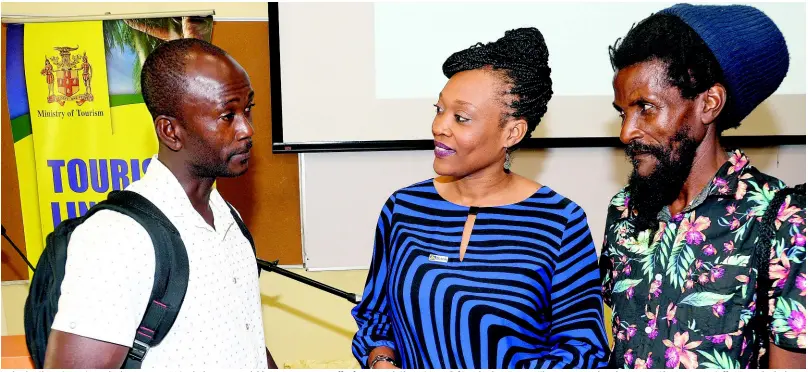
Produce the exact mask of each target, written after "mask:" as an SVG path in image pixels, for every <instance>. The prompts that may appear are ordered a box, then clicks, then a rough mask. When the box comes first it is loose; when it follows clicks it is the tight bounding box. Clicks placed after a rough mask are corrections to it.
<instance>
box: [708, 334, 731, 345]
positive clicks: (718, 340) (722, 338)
mask: <svg viewBox="0 0 808 372" xmlns="http://www.w3.org/2000/svg"><path fill="white" fill-rule="evenodd" d="M704 338H706V339H707V341H710V342H712V343H714V344H723V343H724V341H725V340H726V339H727V335H715V336H704Z"/></svg>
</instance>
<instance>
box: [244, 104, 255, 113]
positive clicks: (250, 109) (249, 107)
mask: <svg viewBox="0 0 808 372" xmlns="http://www.w3.org/2000/svg"><path fill="white" fill-rule="evenodd" d="M253 107H255V104H254V103H251V104H249V105H247V108H246V109H244V112H250V111H252V108H253Z"/></svg>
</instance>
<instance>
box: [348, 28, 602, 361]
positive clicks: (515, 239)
mask: <svg viewBox="0 0 808 372" xmlns="http://www.w3.org/2000/svg"><path fill="white" fill-rule="evenodd" d="M547 58H548V52H547V46H546V44H545V42H544V38H543V36H542V35H541V33H540V32H539V31H538V30H537V29H535V28H523V29H516V30H511V31H508V32H506V33H505V36H504V37H503V38H501V39H499V40H497V41H496V42H492V43H488V44H477V45H474V46H472V47H470V48H468V49H466V50H462V51H459V52H457V53H454V54H452V55H451V56H450V57H449V58H448V59H447V60H446V62H445V63H444V65H443V73H444V74H445V75H446V77H448V78H449V81H448V82H447V83H446V86H445V87H444V88H443V91H441V93H440V95H439V96H438V101H437V103H436V104H435V108H436V111H435V119H434V121H433V122H432V135H433V136H434V139H435V160H434V164H433V166H434V169H435V172H436V173H437V174H439V175H440V176H439V177H437V178H435V179H430V180H426V181H423V182H420V183H417V184H414V185H412V186H409V187H406V188H403V189H401V190H398V191H396V192H395V193H393V195H391V196H390V198H389V199H388V200H387V202H386V203H385V205H384V207H383V209H382V212H381V215H380V216H379V220H378V223H377V225H376V240H375V246H374V253H373V260H372V262H371V267H370V271H369V273H368V278H367V282H366V286H365V291H364V298H363V300H362V302H361V303H360V304H359V305H357V306H356V307H355V308H354V309H353V311H352V314H353V316H354V318H355V319H356V322H357V325H358V328H359V329H358V331H357V333H356V335H355V337H354V340H353V353H354V355H355V356H356V358H357V360H358V361H359V362H360V363H361V364H362V365H363V366H365V367H370V368H396V367H403V368H418V369H421V368H475V369H476V368H497V369H501V368H526V367H529V368H601V367H604V366H605V365H606V364H605V363H606V348H607V347H608V340H607V338H606V334H605V330H604V325H603V305H602V302H601V301H602V297H601V293H600V283H599V279H598V272H597V269H598V268H597V254H596V251H595V247H594V244H593V242H592V237H591V234H590V232H589V227H588V226H587V220H586V215H585V214H584V211H583V210H582V209H581V208H580V207H579V206H578V205H576V204H575V203H574V202H572V201H571V200H569V199H567V198H565V197H563V196H562V195H560V194H558V193H556V192H555V191H553V189H551V188H550V187H547V186H542V185H539V184H538V183H536V182H535V181H533V180H530V179H527V178H524V177H521V176H519V175H516V174H515V173H512V172H510V170H509V161H508V159H509V157H510V155H509V154H510V152H511V151H513V150H514V149H515V148H516V147H517V146H518V145H519V144H520V143H521V142H522V141H524V140H525V138H528V137H530V134H531V132H533V130H534V129H536V126H537V125H538V124H539V121H540V120H541V117H542V116H543V115H544V113H545V112H546V111H547V102H548V101H549V100H550V96H551V95H552V89H551V80H550V68H549V67H548V64H547Z"/></svg>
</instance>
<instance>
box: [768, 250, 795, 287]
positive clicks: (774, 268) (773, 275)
mask: <svg viewBox="0 0 808 372" xmlns="http://www.w3.org/2000/svg"><path fill="white" fill-rule="evenodd" d="M779 260H780V262H779V264H776V263H775V262H776V261H777V260H776V259H775V260H772V264H770V265H769V279H771V280H774V281H775V282H774V285H775V286H777V288H783V286H785V284H786V279H788V273H789V272H790V271H791V261H790V260H789V259H788V257H786V253H785V252H782V253H781V254H780V259H779Z"/></svg>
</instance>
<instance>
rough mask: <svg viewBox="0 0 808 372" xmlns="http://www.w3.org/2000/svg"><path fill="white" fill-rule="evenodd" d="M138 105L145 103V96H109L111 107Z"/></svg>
mask: <svg viewBox="0 0 808 372" xmlns="http://www.w3.org/2000/svg"><path fill="white" fill-rule="evenodd" d="M136 103H143V96H141V95H140V94H117V95H114V96H109V106H110V107H115V106H125V105H134V104H136Z"/></svg>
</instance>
